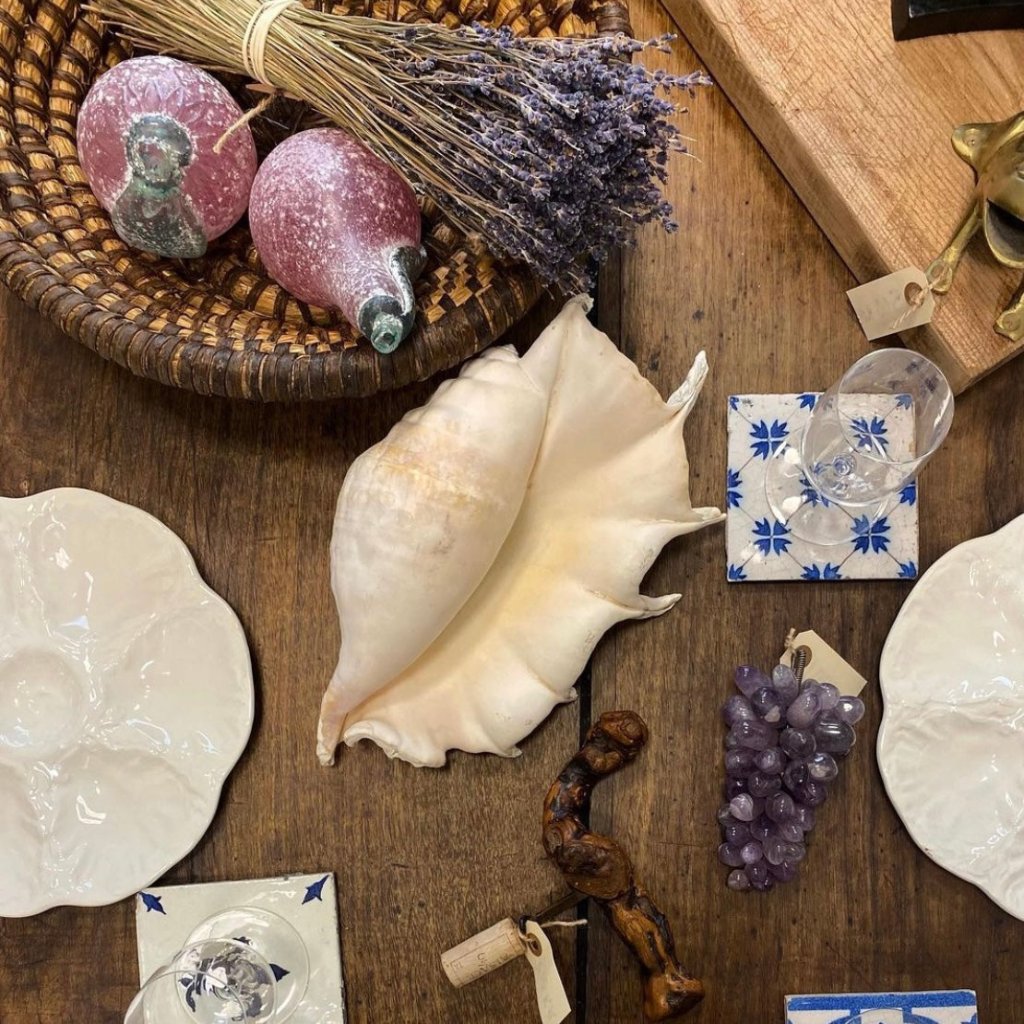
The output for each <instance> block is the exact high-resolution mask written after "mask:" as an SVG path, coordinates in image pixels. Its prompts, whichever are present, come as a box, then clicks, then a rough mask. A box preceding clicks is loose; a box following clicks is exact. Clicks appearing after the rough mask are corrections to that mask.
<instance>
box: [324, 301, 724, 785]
mask: <svg viewBox="0 0 1024 1024" xmlns="http://www.w3.org/2000/svg"><path fill="white" fill-rule="evenodd" d="M587 308H588V307H587V300H585V299H582V298H580V299H574V300H573V301H572V302H570V303H569V304H568V305H567V306H566V307H565V309H564V310H563V311H562V313H561V314H560V315H559V316H558V317H557V318H556V319H555V320H554V321H553V322H552V324H551V325H550V326H549V327H548V328H547V330H546V331H544V333H543V334H542V335H541V336H540V338H539V339H538V340H537V341H536V343H535V344H534V345H533V347H532V348H531V349H530V350H529V351H528V352H527V353H526V355H525V356H523V357H522V358H519V357H518V356H517V355H516V353H515V351H514V349H512V348H511V347H505V348H496V349H491V350H489V351H487V352H485V353H484V354H483V355H482V356H480V357H478V358H477V359H474V360H473V361H472V362H470V363H468V364H467V365H466V367H465V368H464V369H463V371H462V373H461V375H460V376H459V377H458V378H457V379H455V380H450V381H446V382H445V383H444V384H442V385H441V387H439V388H438V389H437V392H436V393H435V394H434V396H433V397H432V398H431V399H430V401H429V402H428V403H427V404H426V405H424V406H423V407H422V408H419V409H415V410H414V411H412V412H410V413H409V414H408V415H407V416H405V418H404V419H402V420H401V422H399V423H398V424H397V425H396V426H395V428H394V429H393V430H392V431H391V433H390V434H388V436H387V437H386V438H385V439H384V440H383V441H381V442H380V444H378V445H376V446H374V447H373V448H371V449H370V450H369V451H367V452H365V453H364V454H363V455H361V456H360V457H359V458H358V459H357V460H356V461H355V462H354V463H353V465H352V468H351V469H350V470H349V473H348V476H347V477H346V478H345V483H344V485H343V487H342V489H341V495H340V497H339V499H338V510H337V516H336V518H335V522H334V538H333V541H332V544H331V559H332V581H333V586H334V594H335V597H336V599H337V602H338V612H339V616H340V619H341V634H342V646H341V658H340V661H339V663H338V667H337V669H336V670H335V673H334V677H333V679H332V680H331V684H330V686H329V688H328V690H327V693H326V695H325V696H324V701H323V707H322V709H321V713H320V727H319V742H318V747H317V752H318V754H319V757H320V760H321V761H323V762H324V763H325V764H329V763H330V762H331V761H332V760H333V757H334V751H335V749H336V747H337V746H338V744H339V743H340V742H341V741H342V740H344V742H345V743H347V744H349V745H352V744H354V743H356V742H357V741H359V740H361V739H372V740H373V741H374V742H375V743H377V744H379V745H380V746H381V747H383V748H384V750H385V751H386V752H387V753H388V755H389V756H391V757H399V758H401V759H403V760H405V761H409V762H410V763H412V764H414V765H420V766H424V765H430V766H434V767H440V766H441V765H443V764H444V762H445V754H446V752H447V751H448V750H451V749H460V750H467V751H472V752H475V753H482V752H490V753H494V754H502V755H504V756H506V757H510V756H513V755H515V754H517V753H518V752H519V751H518V750H517V749H516V744H517V743H518V742H519V741H520V740H521V739H523V737H524V736H526V735H527V734H529V733H530V732H531V731H532V730H533V729H534V728H535V727H536V726H537V725H538V724H539V723H540V722H541V721H542V720H543V719H544V718H545V717H546V716H547V715H548V714H549V713H550V712H551V710H552V708H553V707H554V706H555V705H556V704H559V703H562V702H564V701H568V700H572V699H573V697H574V696H575V693H574V690H573V683H574V682H575V681H576V679H577V678H578V677H579V675H580V673H581V672H582V671H583V668H584V667H585V665H586V663H587V659H588V658H589V657H590V655H591V652H592V651H593V650H594V647H595V646H596V644H597V642H598V640H600V639H601V636H602V635H603V634H604V633H605V631H606V630H607V629H608V628H609V627H610V626H612V625H614V624H615V623H616V622H620V621H622V620H623V619H642V618H649V617H651V616H654V615H661V614H662V613H663V612H666V611H668V609H669V608H671V607H672V606H673V605H674V604H675V603H676V601H677V600H679V595H678V594H669V595H667V596H665V597H658V598H651V597H645V596H643V595H641V594H640V593H639V586H640V583H641V581H642V580H643V578H644V576H645V575H646V573H647V570H648V569H650V567H651V565H652V564H653V562H654V560H655V558H657V556H658V554H659V553H660V551H661V549H662V548H663V547H664V546H665V544H666V543H668V541H670V540H671V539H672V538H673V537H678V536H680V535H681V534H684V533H690V532H692V531H693V530H698V529H700V528H701V527H702V526H705V525H706V524H708V523H713V522H717V521H719V520H720V519H722V518H723V517H722V513H721V512H720V511H719V510H718V509H717V508H699V509H694V508H692V507H691V505H690V496H689V484H688V464H687V458H686V448H685V446H684V444H683V431H682V428H683V421H684V420H685V419H686V416H687V414H688V413H689V411H690V409H691V408H692V406H693V403H694V401H695V400H696V398H697V395H698V393H699V391H700V388H701V385H702V384H703V382H704V378H705V376H706V374H707V361H706V360H705V358H704V354H703V353H701V354H700V355H699V356H698V357H697V360H696V362H695V364H694V367H693V369H692V370H691V371H690V374H689V376H688V377H687V379H686V382H685V383H684V384H683V386H682V387H681V388H680V389H679V390H678V391H677V392H676V394H674V395H673V396H672V397H671V398H670V399H669V400H668V402H667V403H665V402H663V401H662V399H661V397H660V396H659V395H658V393H657V391H656V390H655V389H654V388H653V387H652V386H651V384H650V383H648V382H647V381H646V380H644V378H643V377H641V376H640V374H639V372H638V371H637V369H636V367H635V366H634V365H633V363H632V362H631V361H630V360H629V359H627V358H626V356H624V355H622V353H620V352H619V351H618V350H617V349H616V348H615V346H614V345H612V343H611V342H610V341H609V340H608V338H607V337H606V336H605V335H604V334H602V333H601V332H600V331H598V330H597V329H596V328H594V327H593V326H591V324H590V323H589V322H588V321H587V318H586V311H587Z"/></svg>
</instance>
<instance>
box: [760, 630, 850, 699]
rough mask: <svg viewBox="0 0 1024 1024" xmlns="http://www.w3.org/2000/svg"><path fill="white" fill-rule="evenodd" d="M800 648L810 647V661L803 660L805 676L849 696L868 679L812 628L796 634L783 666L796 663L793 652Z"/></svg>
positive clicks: (808, 654) (786, 653) (808, 659)
mask: <svg viewBox="0 0 1024 1024" xmlns="http://www.w3.org/2000/svg"><path fill="white" fill-rule="evenodd" d="M801 647H804V648H806V649H807V661H806V662H805V663H804V679H817V680H818V682H821V683H832V685H833V686H836V687H838V689H839V692H840V693H842V694H845V695H846V696H847V697H856V696H857V695H858V694H859V693H860V691H861V690H863V689H864V687H865V686H867V685H868V681H867V680H866V679H865V678H864V677H863V676H862V675H861V674H860V673H859V672H858V671H857V670H856V669H855V668H854V667H853V666H852V665H850V664H849V662H847V661H844V660H843V659H842V658H841V657H840V656H839V655H838V654H837V653H836V652H835V651H834V650H833V649H832V648H831V647H829V645H828V644H827V643H825V641H824V640H822V639H821V637H820V636H818V634H817V633H815V632H814V630H813V629H808V630H805V631H804V632H803V633H798V634H797V635H796V636H795V637H793V641H792V644H791V645H790V646H789V647H787V648H786V650H785V652H784V653H783V655H782V657H781V658H779V664H780V665H789V666H790V667H792V665H793V654H794V652H795V651H797V650H799V649H800V648H801Z"/></svg>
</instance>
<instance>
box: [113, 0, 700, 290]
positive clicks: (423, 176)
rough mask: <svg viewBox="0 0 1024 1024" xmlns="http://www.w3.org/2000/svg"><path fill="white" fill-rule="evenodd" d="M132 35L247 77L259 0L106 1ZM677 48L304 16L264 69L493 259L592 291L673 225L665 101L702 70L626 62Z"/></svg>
mask: <svg viewBox="0 0 1024 1024" xmlns="http://www.w3.org/2000/svg"><path fill="white" fill-rule="evenodd" d="M96 7H97V9H98V10H99V11H100V13H101V14H102V15H103V16H104V17H105V18H107V19H108V20H110V21H114V22H117V23H119V24H120V25H122V26H123V27H124V29H125V32H126V34H127V36H128V37H129V38H131V39H133V40H134V41H136V42H138V43H141V44H142V45H144V46H147V47H150V48H156V49H160V50H165V51H169V52H174V53H177V54H179V55H180V56H183V57H186V58H188V59H190V60H193V61H196V62H198V63H200V64H204V65H206V66H207V67H210V68H211V69H212V70H220V71H231V72H238V71H242V70H243V69H244V62H243V58H242V53H241V49H242V40H243V37H244V35H245V30H246V27H247V25H248V23H249V21H250V18H251V17H252V15H253V14H254V13H255V12H256V11H257V10H258V7H259V0H98V2H97V4H96ZM667 45H668V39H667V38H663V39H657V40H651V41H649V42H638V41H636V40H632V39H629V38H627V37H625V36H617V37H615V38H602V39H552V40H539V39H520V38H517V37H516V36H514V35H513V34H512V33H511V32H510V31H509V30H507V29H499V30H493V29H488V28H484V27H482V26H476V25H475V26H471V27H466V28H461V29H454V30H453V29H447V28H443V27H440V26H436V25H432V24H424V25H413V26H409V25H403V24H399V23H396V22H387V21H378V20H376V19H372V18H361V17H340V16H336V15H331V14H325V13H322V12H316V11H309V10H306V9H305V8H302V7H299V6H295V7H291V8H288V9H287V10H286V11H285V12H284V13H283V14H281V15H280V16H279V17H278V18H277V20H276V21H274V23H273V26H272V27H271V29H270V32H269V36H268V39H267V45H266V57H265V65H264V66H265V71H266V76H267V78H268V80H269V81H270V82H271V83H272V84H273V85H274V86H276V87H278V88H279V89H281V90H283V91H285V92H287V93H289V94H291V95H293V96H295V97H297V98H299V99H302V100H304V101H306V102H307V103H309V104H310V106H312V107H313V108H315V109H316V110H318V111H319V112H320V113H322V114H324V115H325V116H326V117H327V118H329V119H330V120H331V121H333V122H335V123H336V124H339V125H341V126H342V127H343V128H346V129H348V130H349V131H351V132H352V133H353V134H355V135H357V136H358V137H359V138H360V139H361V140H362V141H363V142H364V143H366V145H368V146H369V147H370V148H371V149H372V150H373V151H374V152H375V153H377V155H378V156H380V157H382V158H383V159H385V160H387V161H389V162H390V163H391V164H393V165H394V166H395V167H396V169H397V170H398V171H399V172H400V173H402V174H403V175H404V176H405V177H406V178H407V179H408V180H409V181H410V182H411V183H412V185H413V187H414V188H415V189H416V190H417V191H418V192H419V193H421V194H422V195H425V196H428V197H430V198H431V199H432V200H434V202H436V203H437V205H438V206H439V207H440V208H441V210H442V211H443V212H444V213H445V214H446V215H447V216H448V218H449V219H450V220H451V221H452V222H453V223H454V224H455V225H456V226H457V227H458V228H460V229H461V230H462V231H464V232H465V233H466V234H467V235H470V236H478V237H480V238H482V239H483V241H484V242H485V243H486V244H487V245H488V246H489V247H490V248H491V250H492V251H493V252H495V253H496V254H497V255H499V256H503V257H509V258H512V259H517V260H523V261H524V262H526V263H527V264H529V265H530V266H531V267H532V268H533V269H534V271H535V272H536V273H537V274H538V275H539V276H540V277H541V279H542V280H544V281H545V282H546V283H549V284H560V285H563V286H564V287H567V288H571V289H585V288H586V287H588V286H589V284H590V283H591V281H590V277H589V272H588V263H589V261H601V260H603V259H605V258H606V257H607V256H608V254H609V252H610V251H611V249H613V248H614V247H616V246H619V245H623V244H627V243H629V242H630V241H631V239H632V237H633V231H634V229H635V226H636V225H638V224H643V223H648V222H652V221H654V222H658V223H661V224H662V225H663V226H664V227H665V228H666V229H667V230H670V231H671V230H673V229H674V228H675V226H676V225H675V222H674V221H673V220H672V210H671V207H670V205H669V204H668V203H667V202H666V200H665V199H664V196H663V194H662V191H661V188H660V186H661V184H663V183H664V181H665V178H666V167H667V163H668V159H669V154H670V153H671V152H673V151H683V150H684V149H685V147H684V145H683V140H682V138H681V136H680V134H679V132H678V129H677V128H676V127H675V125H674V124H673V123H672V121H671V120H670V118H671V116H672V115H673V114H674V112H675V106H674V104H673V103H672V102H671V101H670V100H669V98H668V95H669V94H670V93H671V91H673V90H687V91H692V90H693V89H694V88H695V87H696V86H698V85H702V84H706V83H707V79H706V78H705V77H704V76H703V75H702V74H699V73H695V74H692V75H688V76H684V77H678V76H672V75H668V74H665V73H664V72H661V71H651V70H648V69H647V68H645V67H644V66H643V64H641V63H639V62H637V63H633V62H632V58H633V57H634V56H635V55H636V54H639V53H641V52H643V51H645V50H647V49H650V48H661V49H665V48H667Z"/></svg>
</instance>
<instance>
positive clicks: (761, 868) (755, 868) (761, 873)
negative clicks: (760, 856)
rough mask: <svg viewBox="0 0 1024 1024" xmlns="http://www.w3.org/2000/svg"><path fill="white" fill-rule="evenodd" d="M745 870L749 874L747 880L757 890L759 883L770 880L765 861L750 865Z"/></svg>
mask: <svg viewBox="0 0 1024 1024" xmlns="http://www.w3.org/2000/svg"><path fill="white" fill-rule="evenodd" d="M744 870H745V871H746V872H747V878H749V879H750V882H751V884H752V885H753V886H754V887H755V888H757V885H758V883H759V882H760V883H764V882H766V881H767V880H768V865H767V864H766V863H765V862H764V860H758V861H755V862H754V863H753V864H748V865H747V866H746V868H744Z"/></svg>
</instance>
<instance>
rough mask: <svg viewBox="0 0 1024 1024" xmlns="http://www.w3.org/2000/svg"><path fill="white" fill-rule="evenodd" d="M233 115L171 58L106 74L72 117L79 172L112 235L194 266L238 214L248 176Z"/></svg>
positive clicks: (249, 142)
mask: <svg viewBox="0 0 1024 1024" xmlns="http://www.w3.org/2000/svg"><path fill="white" fill-rule="evenodd" d="M241 116H242V109H241V107H239V105H238V104H237V103H236V102H235V101H234V99H233V98H232V96H231V94H230V93H229V92H228V91H227V89H225V88H224V86H223V85H221V83H220V82H218V81H217V80H216V79H215V78H214V77H213V76H212V75H208V74H207V73H206V72H205V71H202V70H201V69H200V68H197V67H195V66H194V65H192V64H187V63H185V62H184V61H180V60H174V59H173V58H171V57H157V56H150V57H136V58H133V59H132V60H126V61H123V62H122V63H120V64H117V65H115V66H114V67H113V68H111V70H109V71H107V72H106V73H105V74H103V75H101V76H100V77H99V78H98V79H97V80H96V82H95V84H94V85H93V87H92V89H90V90H89V95H88V96H86V98H85V102H84V103H83V104H82V109H81V111H80V112H79V115H78V153H79V159H80V161H81V164H82V170H83V171H84V172H85V176H86V178H87V179H88V181H89V186H90V188H91V189H92V191H93V193H94V194H95V196H96V198H97V199H98V200H99V202H100V204H101V205H102V206H103V208H104V209H105V210H107V211H108V212H109V213H110V215H111V220H112V222H113V225H114V230H115V231H116V232H117V234H118V235H119V236H120V237H121V238H122V239H123V240H124V241H125V242H127V243H128V244H129V245H131V246H134V247H136V248H138V249H142V250H144V251H146V252H152V253H156V254H157V255H158V256H169V257H182V258H188V257H196V256H202V255H203V254H204V253H205V252H206V248H207V245H208V243H209V242H211V241H212V240H213V239H215V238H218V237H219V236H220V235H222V234H224V232H225V231H227V230H228V229H229V228H230V227H232V226H233V225H234V224H236V223H237V222H238V220H239V219H240V218H241V216H242V215H243V214H244V213H245V210H246V207H247V205H248V201H249V189H250V188H251V186H252V181H253V178H254V177H255V174H256V146H255V144H254V143H253V139H252V133H251V132H250V131H249V128H248V126H246V125H243V126H242V127H240V128H239V129H237V130H236V131H234V132H232V134H231V135H229V136H228V137H227V138H226V139H225V140H224V142H223V144H222V146H221V149H220V151H219V152H217V151H215V148H214V147H215V146H216V144H217V142H218V140H219V139H221V137H222V136H223V135H224V134H225V132H227V130H228V129H229V128H230V127H231V126H232V125H234V124H235V123H236V122H237V121H238V119H239V118H241Z"/></svg>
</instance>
